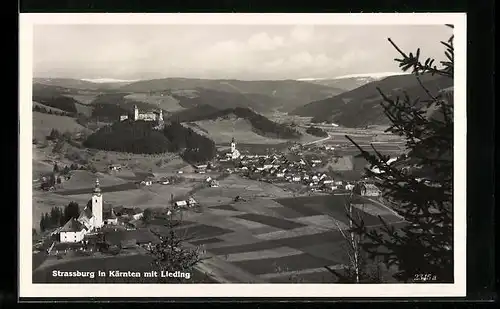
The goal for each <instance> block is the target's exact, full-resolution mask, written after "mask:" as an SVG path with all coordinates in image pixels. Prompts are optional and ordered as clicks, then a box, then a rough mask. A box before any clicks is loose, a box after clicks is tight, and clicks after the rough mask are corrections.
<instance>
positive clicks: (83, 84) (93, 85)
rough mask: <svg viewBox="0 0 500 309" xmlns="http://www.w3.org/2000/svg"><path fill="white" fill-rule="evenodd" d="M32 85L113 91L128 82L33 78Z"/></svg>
mask: <svg viewBox="0 0 500 309" xmlns="http://www.w3.org/2000/svg"><path fill="white" fill-rule="evenodd" d="M33 83H37V84H41V85H48V86H56V87H62V88H70V89H79V90H100V91H106V90H113V89H117V88H120V87H122V86H124V85H126V84H128V83H130V82H128V81H119V80H113V79H99V80H86V79H73V78H37V77H36V78H33Z"/></svg>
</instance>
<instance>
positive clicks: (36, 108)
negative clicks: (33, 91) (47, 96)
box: [33, 105, 74, 117]
mask: <svg viewBox="0 0 500 309" xmlns="http://www.w3.org/2000/svg"><path fill="white" fill-rule="evenodd" d="M33 111H34V112H39V113H44V114H50V115H57V116H69V117H73V116H74V114H72V113H68V112H64V111H63V112H60V111H56V110H52V109H51V108H46V107H44V106H40V105H34V106H33Z"/></svg>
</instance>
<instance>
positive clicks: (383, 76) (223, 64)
mask: <svg viewBox="0 0 500 309" xmlns="http://www.w3.org/2000/svg"><path fill="white" fill-rule="evenodd" d="M465 89H466V15H465V14H459V13H454V14H444V13H439V14H432V13H425V14H236V13H235V14H21V15H20V90H19V91H20V104H19V106H20V107H19V113H20V123H21V125H20V135H19V138H20V150H19V151H20V152H19V156H20V164H19V166H20V171H19V173H20V188H21V192H20V205H19V213H20V222H19V224H20V243H19V250H20V252H19V253H20V254H19V257H20V261H19V265H20V269H19V276H20V280H19V283H20V286H19V288H20V297H21V298H23V297H26V298H29V297H36V298H43V297H51V298H52V297H120V298H126V297H286V298H287V299H290V298H293V297H425V296H465V283H466V272H465V266H466V263H465V262H466V261H465V259H466V254H465V248H466V246H465V239H466V238H465V236H466V226H465V223H466V205H465V201H466V177H465V176H466V174H465V173H466V172H465V171H466V169H465V166H466V146H465V145H466V141H465V136H466V135H465V134H466V104H467V102H466V96H465V91H466V90H465ZM454 102H457V105H455V104H454ZM30 141H31V143H30ZM29 230H31V233H29V232H28V231H29Z"/></svg>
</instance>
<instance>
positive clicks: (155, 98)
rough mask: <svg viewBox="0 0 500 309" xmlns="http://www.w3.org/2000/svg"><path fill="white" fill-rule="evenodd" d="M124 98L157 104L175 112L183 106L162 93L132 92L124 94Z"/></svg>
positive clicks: (152, 104)
mask: <svg viewBox="0 0 500 309" xmlns="http://www.w3.org/2000/svg"><path fill="white" fill-rule="evenodd" d="M125 99H129V100H133V101H137V102H144V103H148V104H151V106H157V107H158V108H161V109H163V110H166V111H168V112H176V111H179V110H184V107H182V106H180V105H179V101H178V100H177V99H175V98H173V97H171V96H168V95H164V96H159V95H149V94H145V93H133V94H129V95H126V96H125Z"/></svg>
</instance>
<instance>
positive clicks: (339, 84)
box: [304, 72, 405, 92]
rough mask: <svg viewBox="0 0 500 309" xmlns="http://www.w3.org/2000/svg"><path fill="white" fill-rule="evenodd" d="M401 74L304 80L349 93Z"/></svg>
mask: <svg viewBox="0 0 500 309" xmlns="http://www.w3.org/2000/svg"><path fill="white" fill-rule="evenodd" d="M404 74H405V73H401V72H381V73H380V72H379V73H366V74H352V75H344V76H339V77H335V78H316V79H315V78H310V79H304V81H307V82H309V83H313V84H317V85H323V86H327V87H333V88H339V89H343V90H344V92H346V91H351V90H353V89H356V88H358V87H361V86H363V85H366V84H368V83H371V82H375V81H378V80H381V79H384V78H386V77H389V76H396V75H404Z"/></svg>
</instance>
